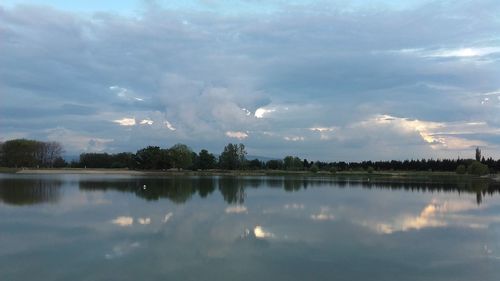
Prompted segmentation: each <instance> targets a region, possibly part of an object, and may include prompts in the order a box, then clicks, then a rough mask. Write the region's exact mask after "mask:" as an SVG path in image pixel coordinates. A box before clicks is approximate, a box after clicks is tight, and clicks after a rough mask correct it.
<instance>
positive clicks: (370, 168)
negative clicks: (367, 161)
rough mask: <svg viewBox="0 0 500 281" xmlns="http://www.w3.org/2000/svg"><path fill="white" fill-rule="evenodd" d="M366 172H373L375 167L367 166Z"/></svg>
mask: <svg viewBox="0 0 500 281" xmlns="http://www.w3.org/2000/svg"><path fill="white" fill-rule="evenodd" d="M366 172H367V173H368V174H373V167H372V166H370V167H368V168H366Z"/></svg>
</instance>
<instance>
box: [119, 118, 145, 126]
mask: <svg viewBox="0 0 500 281" xmlns="http://www.w3.org/2000/svg"><path fill="white" fill-rule="evenodd" d="M113 122H115V123H118V124H119V125H120V126H134V125H135V124H136V122H135V118H122V119H118V120H113ZM141 124H142V123H141Z"/></svg>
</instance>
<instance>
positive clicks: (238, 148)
mask: <svg viewBox="0 0 500 281" xmlns="http://www.w3.org/2000/svg"><path fill="white" fill-rule="evenodd" d="M246 154H247V152H246V150H245V145H244V144H241V143H240V144H232V143H229V144H228V145H226V146H225V147H224V151H223V152H222V153H221V155H220V156H219V164H220V166H221V168H223V169H228V170H236V169H241V168H243V167H244V165H245V162H246Z"/></svg>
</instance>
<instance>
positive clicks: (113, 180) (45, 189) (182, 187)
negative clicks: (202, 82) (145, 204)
mask: <svg viewBox="0 0 500 281" xmlns="http://www.w3.org/2000/svg"><path fill="white" fill-rule="evenodd" d="M63 183H64V179H63V178H57V177H50V178H48V177H32V178H26V177H23V178H17V177H8V178H0V201H1V202H4V203H6V204H13V205H26V204H37V203H44V202H48V203H55V202H57V201H58V200H59V199H60V197H61V186H62V185H63ZM77 183H78V186H79V188H80V190H83V191H94V190H96V191H97V190H99V191H106V190H113V191H120V192H130V193H134V194H135V195H136V196H138V197H140V198H144V199H146V200H159V199H162V198H166V199H169V200H171V201H172V202H175V203H179V204H181V203H184V202H186V201H188V200H190V199H191V198H192V197H193V195H195V194H196V193H198V196H199V197H201V198H205V197H207V196H209V195H211V194H213V193H214V191H215V190H216V189H218V190H219V192H220V194H221V195H222V197H223V199H224V201H225V202H227V203H228V204H243V203H244V202H245V200H246V192H245V190H246V189H247V188H262V187H265V188H280V189H283V190H285V191H287V192H295V191H299V190H302V189H307V188H314V187H325V186H331V187H337V188H359V187H361V188H367V189H372V188H375V189H390V190H406V191H412V192H413V191H419V192H458V193H461V192H465V193H474V194H476V201H477V204H481V203H482V201H483V200H484V198H485V196H487V195H490V196H493V194H495V193H497V192H499V191H500V184H499V183H498V182H493V181H490V180H487V179H471V178H469V179H467V180H463V179H457V178H451V179H442V178H439V179H432V178H425V179H414V178H390V177H385V178H384V177H287V176H282V177H265V176H258V177H231V176H227V177H127V178H117V177H91V178H85V177H83V178H79V179H78V181H77Z"/></svg>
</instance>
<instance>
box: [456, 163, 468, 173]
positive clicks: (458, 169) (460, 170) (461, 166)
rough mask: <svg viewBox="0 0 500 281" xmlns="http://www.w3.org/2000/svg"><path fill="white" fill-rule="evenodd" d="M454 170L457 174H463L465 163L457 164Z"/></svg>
mask: <svg viewBox="0 0 500 281" xmlns="http://www.w3.org/2000/svg"><path fill="white" fill-rule="evenodd" d="M456 172H457V174H459V175H464V174H465V173H466V172H467V169H466V168H465V165H458V167H457V171H456Z"/></svg>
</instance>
